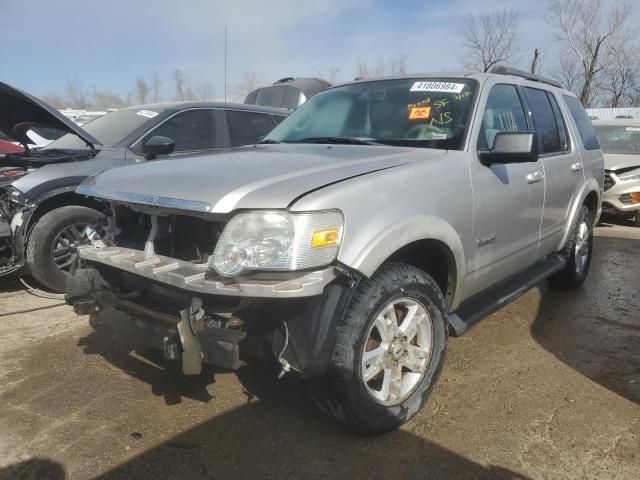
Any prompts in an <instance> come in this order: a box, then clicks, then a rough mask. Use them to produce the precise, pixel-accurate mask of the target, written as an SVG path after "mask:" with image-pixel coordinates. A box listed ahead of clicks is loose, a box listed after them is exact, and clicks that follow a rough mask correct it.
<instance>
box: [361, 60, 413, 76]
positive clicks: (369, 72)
mask: <svg viewBox="0 0 640 480" xmlns="http://www.w3.org/2000/svg"><path fill="white" fill-rule="evenodd" d="M405 73H407V56H406V55H397V56H395V57H390V58H389V59H388V60H386V61H385V60H384V59H382V58H380V59H378V63H377V64H376V66H375V67H369V65H368V64H367V62H366V61H364V60H362V59H360V60H358V63H357V65H356V78H372V77H373V78H379V77H384V76H388V75H402V74H405Z"/></svg>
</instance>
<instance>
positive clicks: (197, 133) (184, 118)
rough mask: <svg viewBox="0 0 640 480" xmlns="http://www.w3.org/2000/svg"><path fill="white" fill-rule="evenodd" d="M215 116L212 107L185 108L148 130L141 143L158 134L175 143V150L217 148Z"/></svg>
mask: <svg viewBox="0 0 640 480" xmlns="http://www.w3.org/2000/svg"><path fill="white" fill-rule="evenodd" d="M215 117H216V112H215V110H212V109H199V110H187V111H185V112H182V113H179V114H177V115H175V116H174V117H171V118H170V119H169V120H167V121H166V122H164V123H163V124H161V125H160V126H159V127H158V128H156V129H155V130H152V131H151V132H149V133H148V134H147V136H146V137H145V139H144V140H143V143H144V142H146V141H147V140H148V139H149V138H151V137H155V136H156V135H159V136H162V137H169V138H170V139H172V140H173V141H174V142H175V143H176V148H175V150H174V151H175V152H190V151H194V150H210V149H213V148H217V147H219V145H218V141H217V132H216V118H215Z"/></svg>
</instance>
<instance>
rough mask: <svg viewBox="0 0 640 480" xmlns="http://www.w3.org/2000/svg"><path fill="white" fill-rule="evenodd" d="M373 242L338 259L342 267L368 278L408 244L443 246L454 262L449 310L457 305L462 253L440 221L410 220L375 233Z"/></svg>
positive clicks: (454, 233) (462, 272)
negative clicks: (350, 256)
mask: <svg viewBox="0 0 640 480" xmlns="http://www.w3.org/2000/svg"><path fill="white" fill-rule="evenodd" d="M373 238H374V240H373V241H372V242H370V243H368V244H367V245H365V246H364V247H363V248H362V249H360V250H359V253H358V255H357V256H356V257H355V258H353V259H352V260H348V259H340V261H341V262H342V263H344V264H345V265H347V266H349V267H351V268H353V269H354V270H357V271H358V272H360V273H361V274H362V275H364V276H366V277H371V276H372V275H373V274H374V273H375V271H376V270H378V268H380V266H381V265H382V264H383V263H384V262H385V261H386V260H387V259H388V258H389V257H391V256H392V255H393V254H394V253H396V252H397V251H398V250H400V249H401V248H403V247H405V246H406V245H409V244H411V243H414V242H417V241H421V240H436V241H439V242H441V243H443V244H444V245H445V246H446V247H448V249H449V250H450V252H451V253H452V256H453V258H454V260H455V269H456V272H455V273H456V275H455V278H456V285H455V293H454V296H453V299H452V309H455V308H456V307H457V305H458V304H459V303H460V298H461V296H462V293H463V292H462V290H463V288H462V286H463V284H464V277H465V271H466V268H465V253H464V247H463V244H462V239H461V238H460V235H459V234H458V232H457V231H456V230H455V229H454V228H453V227H452V226H451V225H450V224H449V223H447V222H446V221H445V220H443V219H442V218H440V217H436V216H431V215H425V216H413V217H409V218H407V219H403V220H402V221H401V222H398V223H395V224H393V225H389V226H386V227H385V228H384V229H381V230H379V232H378V234H377V235H374V236H373Z"/></svg>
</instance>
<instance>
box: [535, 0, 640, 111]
mask: <svg viewBox="0 0 640 480" xmlns="http://www.w3.org/2000/svg"><path fill="white" fill-rule="evenodd" d="M630 14H631V3H630V1H629V0H613V2H612V3H611V4H610V6H609V7H608V8H605V7H604V6H603V1H602V0H550V2H549V15H548V18H547V21H548V22H549V24H550V25H551V26H553V27H554V28H555V39H556V40H558V41H559V42H560V44H561V45H562V46H563V52H562V56H569V57H571V56H573V57H574V58H575V59H576V61H577V63H578V65H579V66H580V70H581V77H582V78H581V79H580V84H581V87H580V92H579V95H580V100H581V102H582V104H583V105H585V106H589V105H590V104H591V101H592V99H593V97H594V87H595V86H596V83H597V80H598V77H599V76H600V74H601V73H602V72H603V70H605V69H606V68H607V67H608V66H609V65H610V64H611V62H612V61H613V58H614V57H613V55H612V53H613V51H612V47H613V46H614V45H616V44H618V42H620V41H621V40H622V39H625V37H626V35H627V32H626V27H627V24H628V21H629V18H630ZM622 41H624V40H622Z"/></svg>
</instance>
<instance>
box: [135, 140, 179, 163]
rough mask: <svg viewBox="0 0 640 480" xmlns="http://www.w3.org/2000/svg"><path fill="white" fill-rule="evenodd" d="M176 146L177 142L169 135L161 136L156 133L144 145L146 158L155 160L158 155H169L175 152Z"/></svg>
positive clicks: (143, 149)
mask: <svg viewBox="0 0 640 480" xmlns="http://www.w3.org/2000/svg"><path fill="white" fill-rule="evenodd" d="M175 148H176V142H174V141H173V140H172V139H170V138H169V137H161V136H159V135H156V136H155V137H151V138H150V139H149V140H147V141H146V142H145V144H144V146H143V147H142V151H143V152H144V158H145V160H153V159H154V158H156V157H157V156H158V155H168V154H170V153H173V150H174V149H175Z"/></svg>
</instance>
